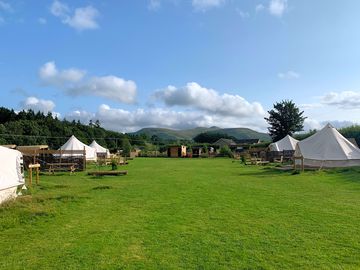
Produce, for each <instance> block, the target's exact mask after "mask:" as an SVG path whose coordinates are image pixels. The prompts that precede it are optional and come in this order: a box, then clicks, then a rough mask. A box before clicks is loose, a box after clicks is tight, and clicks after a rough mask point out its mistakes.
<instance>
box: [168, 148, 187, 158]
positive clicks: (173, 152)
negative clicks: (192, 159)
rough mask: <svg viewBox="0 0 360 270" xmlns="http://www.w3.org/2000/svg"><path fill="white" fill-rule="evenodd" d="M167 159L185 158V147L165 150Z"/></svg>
mask: <svg viewBox="0 0 360 270" xmlns="http://www.w3.org/2000/svg"><path fill="white" fill-rule="evenodd" d="M167 154H168V157H172V158H179V157H186V146H185V145H172V146H169V147H168V150H167Z"/></svg>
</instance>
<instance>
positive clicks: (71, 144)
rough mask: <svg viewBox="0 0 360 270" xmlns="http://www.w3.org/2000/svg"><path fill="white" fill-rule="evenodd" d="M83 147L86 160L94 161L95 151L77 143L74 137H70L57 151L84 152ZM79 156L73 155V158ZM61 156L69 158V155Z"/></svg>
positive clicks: (79, 142)
mask: <svg viewBox="0 0 360 270" xmlns="http://www.w3.org/2000/svg"><path fill="white" fill-rule="evenodd" d="M84 147H85V155H86V160H88V161H96V159H97V156H96V150H95V149H94V148H92V147H90V146H87V145H86V144H84V143H82V142H81V141H79V140H78V139H77V138H76V137H75V136H74V135H72V136H71V137H70V139H69V140H68V141H67V142H66V143H65V144H64V145H63V146H61V147H60V149H59V150H73V151H74V150H84ZM79 155H80V154H73V156H79ZM63 156H65V157H66V156H70V154H64V155H63Z"/></svg>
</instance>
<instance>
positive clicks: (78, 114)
mask: <svg viewBox="0 0 360 270" xmlns="http://www.w3.org/2000/svg"><path fill="white" fill-rule="evenodd" d="M66 118H67V119H75V120H80V121H82V122H83V123H88V122H89V121H90V119H92V120H97V119H98V120H99V121H100V122H101V125H102V126H103V127H105V128H107V129H110V130H116V131H121V132H132V131H136V130H139V129H140V128H143V127H164V128H173V129H184V128H193V127H199V126H202V127H210V126H219V127H236V126H239V127H244V126H245V127H249V128H253V129H256V130H262V131H264V130H265V127H266V123H265V121H264V119H263V118H262V117H260V118H258V119H257V120H256V121H254V120H251V119H241V118H238V117H233V116H225V117H224V116H219V115H211V114H204V113H203V112H200V111H174V110H168V109H162V108H153V109H147V110H145V109H141V108H140V109H137V110H134V111H127V110H123V109H118V108H111V107H110V106H108V105H105V104H103V105H101V106H100V107H99V108H98V110H97V112H96V113H90V112H86V111H74V112H71V113H69V114H68V115H67V116H66Z"/></svg>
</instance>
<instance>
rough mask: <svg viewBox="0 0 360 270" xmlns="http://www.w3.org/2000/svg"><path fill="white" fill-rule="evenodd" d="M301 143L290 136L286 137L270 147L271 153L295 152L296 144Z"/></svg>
mask: <svg viewBox="0 0 360 270" xmlns="http://www.w3.org/2000/svg"><path fill="white" fill-rule="evenodd" d="M298 142H299V141H298V140H296V139H294V138H293V137H291V136H290V135H286V136H285V137H284V138H282V139H281V140H279V141H277V142H274V143H272V144H270V145H269V148H270V151H274V152H282V151H284V150H285V151H295V148H296V144H297V143H298Z"/></svg>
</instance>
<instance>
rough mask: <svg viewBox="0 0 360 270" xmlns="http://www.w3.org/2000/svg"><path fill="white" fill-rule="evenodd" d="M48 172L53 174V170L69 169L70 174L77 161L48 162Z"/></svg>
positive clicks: (73, 170) (74, 168)
mask: <svg viewBox="0 0 360 270" xmlns="http://www.w3.org/2000/svg"><path fill="white" fill-rule="evenodd" d="M47 165H48V167H49V168H48V169H49V173H52V174H54V172H55V171H69V172H70V174H72V173H74V172H75V170H76V165H77V163H73V162H59V163H48V164H47Z"/></svg>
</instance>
